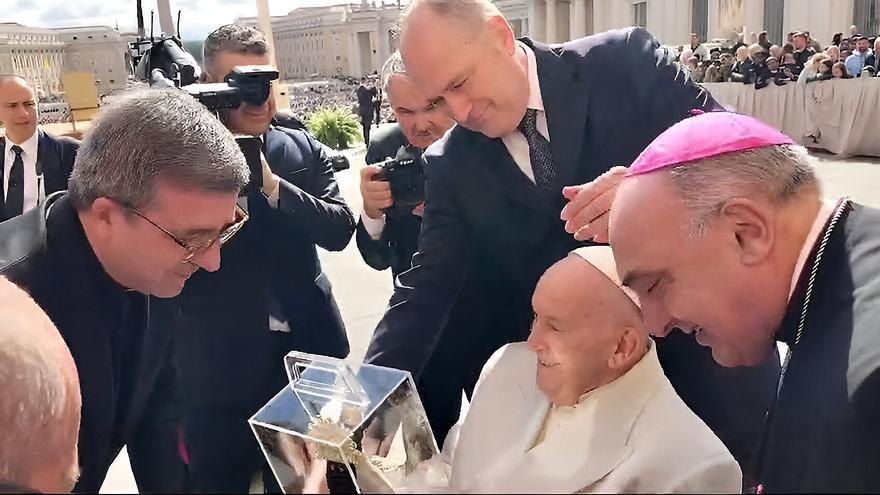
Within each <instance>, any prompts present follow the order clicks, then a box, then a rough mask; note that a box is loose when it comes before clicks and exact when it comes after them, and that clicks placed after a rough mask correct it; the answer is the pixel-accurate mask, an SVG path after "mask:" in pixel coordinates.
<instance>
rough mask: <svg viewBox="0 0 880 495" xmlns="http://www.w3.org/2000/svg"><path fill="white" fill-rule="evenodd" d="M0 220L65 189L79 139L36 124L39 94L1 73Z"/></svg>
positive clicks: (13, 215) (17, 213)
mask: <svg viewBox="0 0 880 495" xmlns="http://www.w3.org/2000/svg"><path fill="white" fill-rule="evenodd" d="M0 123H2V124H3V127H4V129H5V136H0V149H2V150H3V154H2V155H0V222H2V221H5V220H9V219H10V218H12V217H16V216H18V215H21V214H22V213H24V212H26V211H28V210H30V209H32V208H34V207H36V206H37V205H38V204H39V203H40V202H41V201H42V199H43V198H45V197H46V196H47V195H49V194H52V193H54V192H57V191H63V190H66V189H67V180H68V179H69V178H70V174H71V172H72V171H73V162H74V160H75V159H76V151H77V148H78V147H79V142H78V141H77V140H75V139H73V138H69V137H58V138H56V137H54V136H52V135H50V134H48V133H46V132H44V131H42V130H39V129H38V128H37V98H36V95H35V94H34V90H33V88H31V87H30V85H28V82H27V81H26V80H25V79H24V78H22V77H20V76H17V75H14V74H0Z"/></svg>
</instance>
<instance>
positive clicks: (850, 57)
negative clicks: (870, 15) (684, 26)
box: [678, 26, 880, 89]
mask: <svg viewBox="0 0 880 495" xmlns="http://www.w3.org/2000/svg"><path fill="white" fill-rule="evenodd" d="M849 34H850V35H849V36H848V37H844V35H843V33H838V34H836V35H834V38H833V39H832V41H831V44H830V45H827V46H825V47H823V46H822V45H821V44H820V43H819V42H818V41H817V40H815V39H813V38H812V37H811V36H810V32H809V31H797V32H791V33H788V35H787V37H786V43H785V44H783V45H782V46H780V45H775V44H772V43H771V42H770V41H769V39H768V35H767V32H766V31H765V32H762V33H760V34H757V35H756V34H755V33H751V35H750V36H749V43H746V41H745V40H744V36H743V35H740V36H739V39H738V40H736V42H734V43H732V44H722V45H721V46H718V47H714V48H711V49H709V48H707V47H706V46H705V45H704V44H703V43H701V42H700V40H699V38H698V36H697V35H696V34H692V35H691V43H690V46H682V47H679V49H678V51H679V62H680V65H681V66H682V67H684V68H686V70H687V71H688V72H689V74H690V77H691V78H692V79H693V80H694V81H695V82H698V83H720V82H739V83H743V84H753V85H754V86H755V88H756V89H761V88H764V87H766V86H768V85H770V84H771V83H772V84H775V85H777V86H782V85H785V84H789V83H801V84H806V83H812V82H816V81H826V80H830V79H851V78H858V77H875V76H877V75H878V72H880V71H878V69H880V60H878V57H877V56H875V53H877V52H878V50H880V38H878V37H876V36H867V35H864V34H860V33H859V32H858V28H857V27H856V26H851V27H850V33H849Z"/></svg>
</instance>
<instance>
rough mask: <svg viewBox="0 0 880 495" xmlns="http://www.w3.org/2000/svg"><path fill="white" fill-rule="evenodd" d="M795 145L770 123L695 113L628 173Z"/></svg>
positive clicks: (659, 139)
mask: <svg viewBox="0 0 880 495" xmlns="http://www.w3.org/2000/svg"><path fill="white" fill-rule="evenodd" d="M785 144H795V143H794V141H792V140H791V138H789V137H788V136H786V135H785V134H782V133H781V132H779V131H777V130H776V129H774V128H772V127H770V126H768V125H767V124H765V123H763V122H761V121H759V120H757V119H755V118H752V117H749V116H747V115H740V114H737V113H731V112H706V113H702V112H694V115H693V116H692V117H688V118H686V119H684V120H682V121H681V122H679V123H677V124H675V125H673V126H672V127H670V128H669V129H667V130H666V131H664V132H663V133H662V134H660V135H659V136H657V138H656V139H654V141H653V142H652V143H651V144H649V145H648V147H647V148H645V151H642V154H641V155H639V157H638V158H636V161H635V162H633V164H632V165H631V166H630V167H629V170H628V171H627V173H626V175H627V176H633V175H642V174H647V173H650V172H654V171H657V170H662V169H664V168H668V167H672V166H675V165H680V164H682V163H687V162H693V161H696V160H702V159H705V158H710V157H713V156H718V155H723V154H725V153H733V152H736V151H745V150H751V149H755V148H764V147H766V146H778V145H785Z"/></svg>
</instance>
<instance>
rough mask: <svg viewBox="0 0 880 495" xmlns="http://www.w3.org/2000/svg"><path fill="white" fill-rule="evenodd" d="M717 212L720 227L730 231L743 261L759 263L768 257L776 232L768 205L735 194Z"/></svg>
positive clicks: (745, 263)
mask: <svg viewBox="0 0 880 495" xmlns="http://www.w3.org/2000/svg"><path fill="white" fill-rule="evenodd" d="M719 216H720V220H721V222H722V225H720V227H722V228H724V229H726V230H727V232H729V233H730V234H731V237H732V240H733V242H735V243H736V247H737V249H738V251H739V257H740V260H741V261H742V263H743V264H744V265H746V266H754V265H758V264H760V263H762V262H763V261H764V260H766V259H767V257H768V256H769V255H770V252H771V251H772V249H773V242H774V241H775V235H776V232H775V229H774V227H773V215H772V212H771V211H770V209H769V208H767V207H766V206H764V205H762V204H759V203H756V202H754V201H751V200H749V199H743V198H735V199H731V200H729V201H727V202H726V203H725V204H724V205H723V206H722V207H721V211H720V215H719Z"/></svg>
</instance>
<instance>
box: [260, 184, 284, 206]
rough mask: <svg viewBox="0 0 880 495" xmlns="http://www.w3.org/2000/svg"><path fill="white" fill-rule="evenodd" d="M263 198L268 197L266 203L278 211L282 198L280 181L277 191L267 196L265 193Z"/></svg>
mask: <svg viewBox="0 0 880 495" xmlns="http://www.w3.org/2000/svg"><path fill="white" fill-rule="evenodd" d="M263 196H265V197H266V201H268V202H269V206H271V207H272V208H275V209H278V204H279V203H280V198H281V184H280V181H279V184H278V187H276V188H275V190H274V191H272V194H270V195H268V196H266V193H265V192H263Z"/></svg>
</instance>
